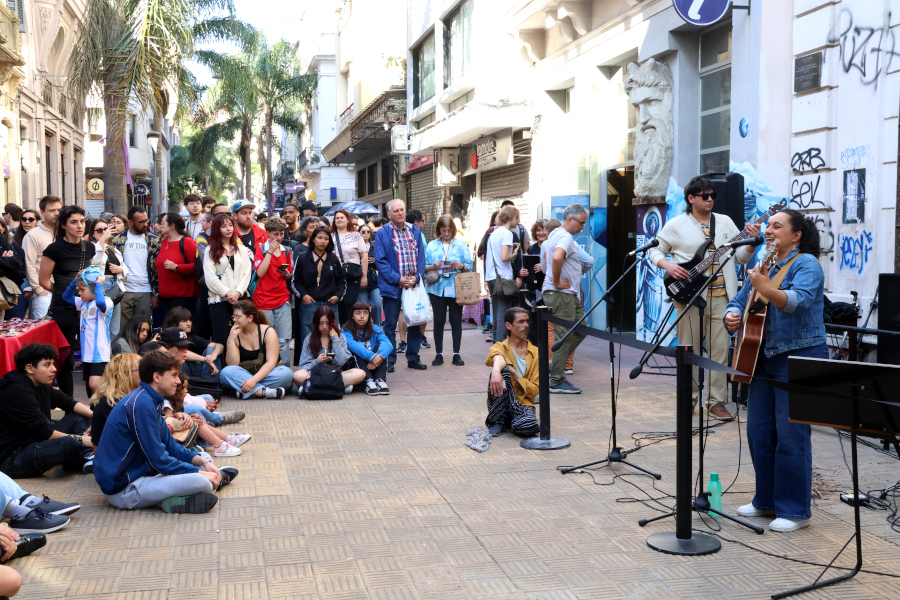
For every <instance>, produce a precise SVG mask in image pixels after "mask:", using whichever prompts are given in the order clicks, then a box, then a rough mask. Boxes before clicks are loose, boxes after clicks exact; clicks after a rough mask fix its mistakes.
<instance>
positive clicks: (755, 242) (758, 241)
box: [722, 234, 766, 248]
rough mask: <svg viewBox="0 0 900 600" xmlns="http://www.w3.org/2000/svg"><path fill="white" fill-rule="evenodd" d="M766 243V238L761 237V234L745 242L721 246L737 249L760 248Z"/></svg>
mask: <svg viewBox="0 0 900 600" xmlns="http://www.w3.org/2000/svg"><path fill="white" fill-rule="evenodd" d="M765 241H766V238H765V237H763V235H762V234H759V235H758V236H756V237H752V238H747V239H746V240H741V241H739V242H728V243H727V244H722V247H723V248H738V247H740V246H761V245H762V244H764V243H765Z"/></svg>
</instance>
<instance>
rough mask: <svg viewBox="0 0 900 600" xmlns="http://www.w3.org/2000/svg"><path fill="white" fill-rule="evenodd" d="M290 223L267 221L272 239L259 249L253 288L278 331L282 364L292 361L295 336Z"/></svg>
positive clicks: (257, 299)
mask: <svg viewBox="0 0 900 600" xmlns="http://www.w3.org/2000/svg"><path fill="white" fill-rule="evenodd" d="M286 229H287V223H285V222H284V221H282V220H281V219H280V218H279V217H272V218H271V219H267V220H266V235H267V236H268V240H266V242H265V243H264V244H263V245H262V246H261V247H259V248H257V250H256V256H255V257H254V259H253V269H254V270H255V271H256V277H257V280H258V283H257V284H256V289H255V290H254V291H253V303H254V304H256V307H257V308H258V309H259V310H260V311H261V312H262V314H264V315H265V316H266V319H268V321H269V323H271V324H272V327H274V328H275V333H277V334H278V347H279V354H280V355H281V363H282V364H284V365H289V364H291V346H290V344H291V338H292V337H293V330H294V327H293V316H292V314H291V303H290V301H291V291H290V288H289V286H290V280H291V278H292V277H293V275H294V269H293V266H292V264H291V262H292V261H291V251H290V249H289V248H288V247H287V246H284V245H282V243H281V242H282V240H284V232H285V230H286Z"/></svg>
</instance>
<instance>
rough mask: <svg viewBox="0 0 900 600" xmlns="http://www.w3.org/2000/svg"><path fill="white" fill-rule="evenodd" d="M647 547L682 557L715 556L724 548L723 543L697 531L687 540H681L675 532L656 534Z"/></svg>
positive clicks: (648, 541)
mask: <svg viewBox="0 0 900 600" xmlns="http://www.w3.org/2000/svg"><path fill="white" fill-rule="evenodd" d="M647 545H648V546H650V547H651V548H653V549H654V550H656V551H657V552H664V553H666V554H678V555H681V556H702V555H704V554H713V553H714V552H718V551H719V550H720V549H721V548H722V542H720V541H719V540H717V539H716V538H714V537H713V536H711V535H707V534H705V533H700V532H697V531H694V532H693V534H692V535H691V537H689V538H687V539H680V538H679V537H678V535H677V534H676V533H675V532H674V531H662V532H660V533H654V534H653V535H651V536H650V537H648V538H647Z"/></svg>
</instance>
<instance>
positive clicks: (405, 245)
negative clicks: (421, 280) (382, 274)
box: [390, 223, 419, 277]
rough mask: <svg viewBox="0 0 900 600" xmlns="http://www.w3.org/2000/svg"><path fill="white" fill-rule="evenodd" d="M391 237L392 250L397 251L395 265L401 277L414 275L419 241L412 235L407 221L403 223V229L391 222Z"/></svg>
mask: <svg viewBox="0 0 900 600" xmlns="http://www.w3.org/2000/svg"><path fill="white" fill-rule="evenodd" d="M390 228H391V239H392V244H393V245H394V250H395V251H396V252H397V265H398V271H399V273H400V276H401V277H414V276H415V275H416V269H417V266H418V263H417V259H418V256H419V243H418V241H417V240H416V239H415V238H414V237H413V234H412V228H411V227H410V226H409V223H404V224H403V229H397V227H396V226H395V225H394V224H393V223H391V224H390Z"/></svg>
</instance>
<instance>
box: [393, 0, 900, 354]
mask: <svg viewBox="0 0 900 600" xmlns="http://www.w3.org/2000/svg"><path fill="white" fill-rule="evenodd" d="M691 4H692V3H691V2H686V1H682V0H674V1H673V0H642V1H641V0H603V1H601V0H572V1H559V0H537V1H531V2H524V1H521V0H518V1H507V2H489V1H486V0H464V1H460V0H425V1H421V0H415V1H413V0H411V1H410V2H409V3H408V18H407V23H408V32H407V46H408V47H407V50H408V52H407V60H408V63H409V65H408V69H407V72H408V77H409V81H410V85H409V86H408V91H407V101H408V111H407V118H408V121H409V137H408V152H409V153H410V154H411V155H412V156H406V157H405V158H404V162H406V163H410V164H411V165H413V166H417V167H418V170H416V169H411V170H410V182H409V186H410V188H411V190H412V193H411V195H410V200H409V203H410V206H413V207H417V208H420V207H421V208H422V209H428V211H427V212H426V215H428V214H429V212H430V213H431V217H430V218H431V219H435V218H436V217H437V216H438V215H440V214H442V213H448V212H449V213H451V214H454V216H461V217H462V219H463V223H464V225H465V226H466V228H467V229H468V230H469V237H470V238H473V239H478V238H480V236H481V233H482V232H483V231H484V230H485V228H486V227H487V225H488V220H489V218H490V215H491V214H492V213H493V211H494V210H496V209H497V207H498V206H499V204H500V202H502V201H503V200H507V199H509V200H513V201H514V202H515V204H516V205H517V206H518V207H519V208H520V212H521V213H522V215H523V219H522V220H523V222H524V223H525V224H526V225H530V224H531V223H532V222H533V221H534V220H535V219H536V218H541V217H544V218H546V217H550V216H555V215H556V214H557V212H559V211H560V210H561V208H562V207H563V206H565V205H566V204H569V203H571V202H579V203H582V204H583V205H584V206H585V207H586V208H587V209H588V211H589V215H590V221H589V226H588V228H586V231H585V233H583V234H582V236H581V237H580V238H579V243H581V244H582V245H583V246H584V247H585V249H587V250H588V251H589V252H590V253H591V254H592V255H593V257H594V259H595V265H594V268H593V270H592V271H591V272H589V273H588V274H586V275H585V277H584V279H583V281H582V290H583V291H584V297H585V303H586V304H590V303H591V301H592V299H593V300H596V299H598V298H599V297H600V296H601V295H602V294H603V293H604V291H605V290H606V286H607V283H608V282H609V283H611V282H613V281H615V280H616V279H617V278H618V277H619V275H621V273H622V272H623V270H624V268H626V267H627V264H625V265H624V266H623V262H624V260H625V257H626V254H627V253H628V252H629V251H631V250H633V249H634V248H635V247H636V246H637V245H640V244H642V243H643V242H645V241H648V240H649V239H650V238H652V237H653V236H654V235H655V234H656V233H657V232H658V231H659V229H660V228H661V227H662V226H663V225H664V224H665V222H666V220H668V219H670V218H673V217H675V216H677V215H678V214H680V213H681V212H683V210H684V202H685V201H684V197H683V196H684V195H683V192H682V191H681V190H683V187H684V185H685V184H686V183H687V182H688V181H689V180H690V179H691V178H692V177H694V176H696V175H699V174H715V173H720V174H724V173H726V172H730V173H737V174H738V175H739V176H740V177H739V178H735V177H734V176H732V177H731V179H729V181H731V182H732V184H731V187H730V188H729V189H730V190H731V191H732V192H735V189H736V188H735V186H736V185H737V186H738V187H737V189H736V192H735V193H731V194H730V195H729V194H723V196H725V197H726V199H725V200H724V201H723V200H722V199H720V200H719V201H717V210H721V211H723V212H727V213H728V214H730V215H733V218H735V219H736V220H738V221H745V220H756V219H757V218H759V216H760V215H761V214H762V213H764V212H765V211H766V210H767V209H768V207H769V206H770V205H771V204H773V203H775V202H777V201H779V200H781V199H782V198H786V199H788V201H789V203H790V205H791V206H792V207H794V208H797V209H799V210H801V211H803V212H805V213H806V214H808V215H809V216H810V217H811V218H813V219H814V220H815V221H816V223H817V224H818V227H819V230H820V234H821V238H822V241H823V250H824V254H823V258H822V264H823V267H824V269H825V272H826V290H827V293H828V294H829V297H830V298H831V299H832V300H849V299H850V295H849V292H850V291H851V290H853V291H858V292H859V293H860V296H861V298H862V300H863V303H864V305H865V303H866V302H867V300H868V299H870V298H871V297H872V296H873V295H874V293H875V287H876V285H877V274H878V273H881V272H891V271H892V270H893V265H892V260H893V253H891V252H884V253H877V254H876V253H875V252H874V248H875V245H876V244H878V245H879V247H885V248H893V247H894V232H893V225H894V222H895V210H896V206H895V204H896V200H895V198H896V190H897V183H896V182H897V176H896V173H897V172H896V163H897V137H898V129H897V123H898V121H897V113H898V108H900V106H898V105H900V102H898V97H900V84H898V80H900V56H898V54H897V52H896V50H895V49H894V47H893V44H894V40H895V39H896V36H897V34H898V32H900V29H898V19H900V2H898V0H844V1H843V2H840V3H834V2H832V1H831V0H794V1H793V2H760V3H758V5H757V3H753V6H752V14H751V13H750V11H748V10H746V9H742V8H740V7H738V6H732V5H731V3H729V2H727V1H726V0H718V1H708V2H707V3H706V5H709V6H706V8H705V9H704V15H703V17H704V18H702V19H697V20H695V21H700V22H703V23H706V24H702V25H701V24H696V23H692V22H689V18H683V17H682V16H681V15H680V14H679V12H678V10H677V9H676V5H679V6H680V7H682V10H684V12H685V13H687V12H689V8H690V5H691ZM747 4H749V3H747ZM716 8H718V9H719V14H715V15H713V18H709V14H708V11H709V10H712V9H716ZM860 32H862V33H860ZM870 33H871V35H869V34H870ZM864 34H865V35H864ZM864 58H865V60H864ZM863 106H864V107H866V109H865V110H860V107H863ZM801 146H802V147H801ZM414 157H415V158H414ZM428 161H431V162H433V163H434V164H433V165H432V164H426V163H428ZM476 165H477V166H476ZM429 177H431V179H432V184H431V186H429V185H427V179H428V178H429ZM715 177H719V178H721V179H723V181H724V180H725V176H724V175H716V176H715ZM741 179H742V185H741V184H740V183H738V184H735V183H734V182H735V181H737V182H740V181H741ZM435 183H437V184H441V185H440V186H438V187H436V186H435V185H434V184H435ZM723 185H724V184H723ZM426 229H427V228H426ZM637 273H638V275H637V278H636V281H635V279H634V278H626V287H625V288H624V289H623V290H621V291H619V293H618V294H616V295H617V296H618V297H625V298H631V297H633V298H635V305H636V308H635V310H634V311H632V310H630V303H628V306H626V307H624V308H623V307H622V306H621V305H616V304H611V305H610V306H609V307H608V308H606V309H605V310H604V309H603V308H601V309H598V310H597V311H596V312H595V313H594V315H595V316H594V319H593V326H595V327H597V326H599V327H605V326H606V324H607V322H608V320H607V319H609V321H611V323H612V325H613V326H615V327H619V328H621V329H623V330H633V331H637V332H638V335H639V336H640V337H641V338H643V339H650V338H651V337H652V335H653V333H654V332H655V331H656V330H658V329H659V328H660V327H661V326H662V325H663V323H664V322H665V320H666V312H667V308H668V306H669V304H667V303H665V302H664V300H665V296H664V294H663V290H662V285H661V277H660V276H659V272H658V271H657V270H656V269H654V268H652V267H651V266H650V265H649V263H647V262H642V263H641V264H640V265H639V266H638V269H637ZM629 279H630V281H631V283H627V282H628V281H629Z"/></svg>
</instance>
